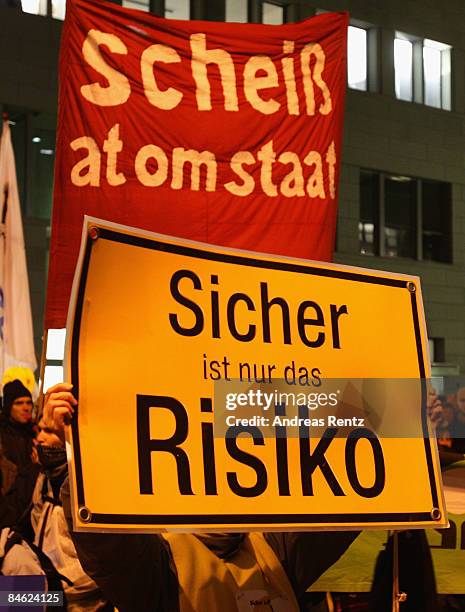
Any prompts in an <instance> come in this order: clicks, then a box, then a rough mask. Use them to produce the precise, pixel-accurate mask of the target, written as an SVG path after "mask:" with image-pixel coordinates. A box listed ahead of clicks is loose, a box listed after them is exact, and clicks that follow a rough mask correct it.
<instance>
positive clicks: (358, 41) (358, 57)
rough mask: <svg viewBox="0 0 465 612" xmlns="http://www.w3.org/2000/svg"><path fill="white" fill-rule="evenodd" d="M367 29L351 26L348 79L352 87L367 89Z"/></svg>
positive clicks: (348, 41) (348, 39)
mask: <svg viewBox="0 0 465 612" xmlns="http://www.w3.org/2000/svg"><path fill="white" fill-rule="evenodd" d="M367 69H368V67H367V31H366V30H365V29H364V28H356V27H355V26H349V32H348V36H347V81H348V85H349V87H351V88H352V89H361V90H363V91H366V89H367Z"/></svg>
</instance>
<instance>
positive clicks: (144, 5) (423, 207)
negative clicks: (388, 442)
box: [0, 0, 465, 374]
mask: <svg viewBox="0 0 465 612" xmlns="http://www.w3.org/2000/svg"><path fill="white" fill-rule="evenodd" d="M117 3H119V2H117ZM122 3H123V5H125V6H128V7H132V8H139V9H141V10H151V11H152V12H154V13H155V14H158V15H165V16H166V17H168V18H180V19H187V18H190V19H207V20H217V21H221V20H228V21H252V22H260V21H263V22H264V23H275V24H279V23H282V22H284V21H298V20H300V19H305V18H307V17H310V16H312V15H314V14H317V13H318V12H322V11H340V10H344V11H348V12H349V13H350V19H351V27H350V30H349V45H348V64H349V65H348V88H347V97H346V115H345V134H344V146H343V157H342V173H341V182H340V192H339V193H340V195H339V216H338V230H337V245H336V253H335V260H336V261H337V262H339V263H344V264H349V265H356V266H361V267H365V268H376V269H381V270H392V271H396V272H401V273H407V274H415V275H418V276H419V277H420V278H421V282H422V288H423V295H424V301H425V310H426V318H427V327H428V336H429V338H430V352H431V358H432V361H433V364H434V366H433V372H434V373H436V374H459V373H461V374H465V5H464V3H463V2H462V0H447V2H440V1H439V0H403V1H402V2H401V1H400V0H383V1H378V0H377V1H374V2H366V0H315V1H314V0H300V1H288V2H284V1H281V0H273V1H267V2H265V1H262V0H249V1H247V0H193V1H192V2H189V0H166V3H164V2H163V0H122ZM20 5H21V3H20V1H19V0H3V2H2V1H1V0H0V46H1V55H0V68H1V71H0V74H1V75H2V76H1V78H0V105H1V106H2V107H3V110H7V111H8V112H9V117H10V121H11V122H12V134H13V139H14V146H15V152H16V157H17V171H18V179H19V184H20V195H21V201H22V207H23V213H24V217H23V218H24V226H25V237H26V248H27V256H28V265H29V274H30V285H31V297H32V304H33V314H34V326H35V337H36V348H37V352H38V355H40V350H41V337H42V328H43V310H44V300H45V287H46V274H47V264H48V261H47V260H48V244H49V235H50V214H51V194H52V189H53V161H54V152H55V151H54V148H55V144H54V143H55V122H56V100H57V65H58V51H59V41H60V33H61V27H62V21H61V19H62V18H63V16H64V11H65V5H64V2H63V1H62V0H23V2H22V6H20ZM392 324H393V325H395V321H393V322H392ZM52 357H56V359H57V360H56V365H59V355H55V356H53V355H52Z"/></svg>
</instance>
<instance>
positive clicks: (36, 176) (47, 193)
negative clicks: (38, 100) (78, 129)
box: [5, 107, 56, 219]
mask: <svg viewBox="0 0 465 612" xmlns="http://www.w3.org/2000/svg"><path fill="white" fill-rule="evenodd" d="M5 110H8V113H9V116H10V124H11V136H12V140H13V148H14V151H15V159H16V173H17V176H18V186H19V196H20V201H21V207H22V210H23V213H24V214H25V215H27V216H29V217H35V218H40V219H49V218H50V214H51V210H52V193H53V165H54V161H55V129H54V126H55V123H56V118H55V117H54V116H53V115H48V114H47V113H37V112H26V113H25V112H23V111H22V110H18V109H15V108H14V107H7V108H5Z"/></svg>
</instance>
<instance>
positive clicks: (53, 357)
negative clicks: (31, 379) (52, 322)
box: [44, 329, 66, 391]
mask: <svg viewBox="0 0 465 612" xmlns="http://www.w3.org/2000/svg"><path fill="white" fill-rule="evenodd" d="M65 339H66V329H49V330H48V333H47V353H46V357H45V360H46V361H45V373H44V390H45V391H46V390H47V389H49V388H50V387H51V386H53V385H56V384H57V383H59V382H63V358H64V354H65Z"/></svg>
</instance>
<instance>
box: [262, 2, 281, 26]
mask: <svg viewBox="0 0 465 612" xmlns="http://www.w3.org/2000/svg"><path fill="white" fill-rule="evenodd" d="M285 8H286V7H285V6H283V5H282V4H272V3H271V2H262V23H268V24H270V25H281V24H283V23H284V22H285V21H286V10H285Z"/></svg>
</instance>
